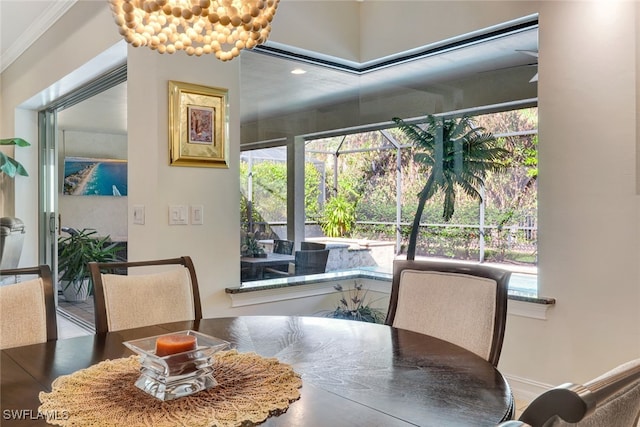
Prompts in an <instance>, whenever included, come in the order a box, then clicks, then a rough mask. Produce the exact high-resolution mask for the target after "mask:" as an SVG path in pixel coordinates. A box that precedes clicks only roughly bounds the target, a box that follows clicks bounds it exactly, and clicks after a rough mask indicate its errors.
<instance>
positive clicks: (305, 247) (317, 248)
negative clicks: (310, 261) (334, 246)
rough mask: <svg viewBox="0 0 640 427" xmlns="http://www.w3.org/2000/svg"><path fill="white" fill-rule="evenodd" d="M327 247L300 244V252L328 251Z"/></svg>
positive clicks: (321, 244) (305, 243)
mask: <svg viewBox="0 0 640 427" xmlns="http://www.w3.org/2000/svg"><path fill="white" fill-rule="evenodd" d="M326 248H327V245H325V244H324V243H318V242H300V250H302V251H321V250H323V249H326Z"/></svg>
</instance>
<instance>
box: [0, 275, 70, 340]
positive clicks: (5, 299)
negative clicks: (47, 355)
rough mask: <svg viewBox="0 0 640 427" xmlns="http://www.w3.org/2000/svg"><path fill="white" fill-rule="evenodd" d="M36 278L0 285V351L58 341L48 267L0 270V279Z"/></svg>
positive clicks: (51, 282) (51, 284)
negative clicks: (10, 277)
mask: <svg viewBox="0 0 640 427" xmlns="http://www.w3.org/2000/svg"><path fill="white" fill-rule="evenodd" d="M23 275H24V276H36V277H34V278H31V279H26V278H25V280H22V281H19V282H17V283H14V284H8V285H3V286H0V349H4V348H10V347H18V346H22V345H29V344H36V343H42V342H46V341H53V340H56V339H57V338H58V325H57V321H56V307H55V299H54V298H55V297H54V293H53V281H52V279H51V269H50V268H49V266H48V265H40V266H37V267H26V268H14V269H5V270H0V276H2V277H5V276H16V280H17V278H18V277H21V276H23Z"/></svg>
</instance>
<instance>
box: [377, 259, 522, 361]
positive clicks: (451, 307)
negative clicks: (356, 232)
mask: <svg viewBox="0 0 640 427" xmlns="http://www.w3.org/2000/svg"><path fill="white" fill-rule="evenodd" d="M510 277H511V272H510V271H506V270H502V269H499V268H494V267H489V266H485V265H479V264H468V263H454V262H445V261H427V260H395V261H394V263H393V281H392V284H391V296H390V300H389V309H388V311H387V318H386V321H385V323H386V324H387V325H390V326H394V327H396V328H402V329H407V330H411V331H414V332H418V333H423V334H426V335H431V336H434V337H436V338H440V339H443V340H446V341H449V342H452V343H454V344H456V345H459V346H461V347H464V348H465V349H467V350H470V351H472V352H474V353H476V354H477V355H479V356H480V357H482V358H484V359H485V360H487V361H489V362H490V363H492V364H493V365H494V366H497V365H498V360H499V358H500V352H501V350H502V342H503V339H504V331H505V324H506V321H507V287H508V284H509V278H510Z"/></svg>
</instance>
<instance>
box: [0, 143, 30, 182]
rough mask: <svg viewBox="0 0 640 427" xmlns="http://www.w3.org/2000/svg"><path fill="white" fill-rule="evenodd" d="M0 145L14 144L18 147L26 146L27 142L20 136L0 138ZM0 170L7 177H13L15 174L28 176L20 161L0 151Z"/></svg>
mask: <svg viewBox="0 0 640 427" xmlns="http://www.w3.org/2000/svg"><path fill="white" fill-rule="evenodd" d="M0 145H15V146H18V147H28V146H30V145H31V144H29V143H28V142H27V141H25V140H24V139H22V138H5V139H0ZM0 171H2V173H4V174H6V175H7V176H8V177H10V178H13V177H14V176H16V175H22V176H29V174H28V173H27V170H26V169H25V168H24V166H22V164H21V163H20V162H18V161H17V160H15V159H14V158H12V157H9V156H7V155H6V154H4V153H3V152H2V151H0Z"/></svg>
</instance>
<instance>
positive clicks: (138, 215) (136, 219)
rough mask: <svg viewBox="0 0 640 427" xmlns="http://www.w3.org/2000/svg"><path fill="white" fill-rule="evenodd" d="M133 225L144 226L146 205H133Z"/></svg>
mask: <svg viewBox="0 0 640 427" xmlns="http://www.w3.org/2000/svg"><path fill="white" fill-rule="evenodd" d="M133 223H134V224H140V225H144V205H133Z"/></svg>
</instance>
